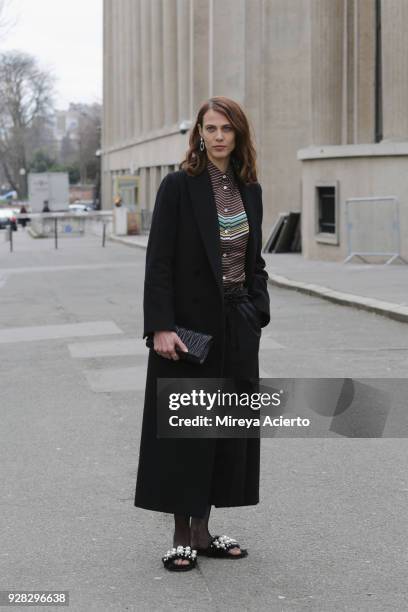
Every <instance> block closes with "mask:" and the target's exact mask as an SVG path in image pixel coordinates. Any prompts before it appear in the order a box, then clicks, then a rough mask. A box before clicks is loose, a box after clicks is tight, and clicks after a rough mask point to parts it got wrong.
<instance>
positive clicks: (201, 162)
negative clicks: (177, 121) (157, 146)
mask: <svg viewBox="0 0 408 612" xmlns="http://www.w3.org/2000/svg"><path fill="white" fill-rule="evenodd" d="M210 109H212V110H215V111H218V112H219V113H222V114H223V115H225V116H226V117H227V118H228V120H229V121H230V123H231V125H232V127H233V128H234V131H235V149H234V150H233V152H232V154H231V163H232V166H233V168H234V171H235V174H236V176H237V178H238V179H240V180H241V181H243V182H244V183H256V182H257V180H258V178H257V169H256V151H255V147H254V145H253V143H252V137H251V131H250V127H249V122H248V119H247V117H246V115H245V113H244V111H243V110H242V108H241V106H240V105H239V104H238V103H237V102H234V100H231V99H230V98H225V97H224V96H216V97H214V98H210V99H209V100H207V101H206V102H204V104H202V105H201V107H200V110H199V111H198V114H197V119H196V121H195V124H194V127H193V129H192V130H191V132H190V139H189V149H188V151H187V152H186V157H185V159H184V160H183V161H182V162H181V163H180V169H183V170H185V171H186V172H187V174H190V175H191V176H197V174H201V173H202V172H203V170H204V169H205V168H206V167H207V152H206V150H204V151H200V138H201V137H200V132H199V131H198V125H200V126H201V128H202V127H203V119H204V115H205V113H206V112H207V111H208V110H210Z"/></svg>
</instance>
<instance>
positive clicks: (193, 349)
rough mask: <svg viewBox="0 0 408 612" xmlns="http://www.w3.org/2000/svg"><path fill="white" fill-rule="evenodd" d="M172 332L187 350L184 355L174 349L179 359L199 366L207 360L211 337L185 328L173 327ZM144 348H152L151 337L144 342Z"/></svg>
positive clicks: (177, 349)
mask: <svg viewBox="0 0 408 612" xmlns="http://www.w3.org/2000/svg"><path fill="white" fill-rule="evenodd" d="M174 328H175V329H174V331H175V332H176V334H177V335H178V337H179V338H180V340H181V341H182V342H184V344H185V345H186V347H187V348H188V353H184V352H183V351H181V350H180V349H179V348H176V351H177V353H178V354H179V356H180V359H183V360H184V361H190V362H191V363H196V364H197V365H200V364H202V363H204V361H205V360H206V358H207V355H208V351H209V350H210V348H211V344H212V340H213V337H212V336H210V335H208V334H202V333H201V332H196V331H193V330H192V329H186V328H185V327H179V326H178V325H175V326H174ZM146 346H147V347H148V348H153V346H154V345H153V335H151V336H149V337H148V338H147V340H146Z"/></svg>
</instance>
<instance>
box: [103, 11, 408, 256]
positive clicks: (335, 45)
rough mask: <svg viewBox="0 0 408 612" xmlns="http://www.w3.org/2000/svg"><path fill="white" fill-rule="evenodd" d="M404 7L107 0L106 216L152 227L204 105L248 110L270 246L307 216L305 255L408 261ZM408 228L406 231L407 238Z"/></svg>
mask: <svg viewBox="0 0 408 612" xmlns="http://www.w3.org/2000/svg"><path fill="white" fill-rule="evenodd" d="M407 25H408V2H407V1H406V0H330V1H328V0H104V101H103V129H102V193H103V195H102V198H103V208H111V206H112V202H113V198H114V197H115V195H117V192H119V191H120V193H121V194H122V196H124V200H125V202H126V203H127V204H128V206H129V208H130V209H134V210H136V211H138V212H139V214H140V218H141V220H142V221H141V222H142V225H144V226H146V227H148V222H149V215H150V214H151V211H152V208H153V206H154V199H155V195H156V191H157V188H158V185H159V183H160V181H161V179H162V177H163V176H164V175H165V174H166V173H167V172H169V171H172V170H174V169H177V168H178V164H179V163H180V161H181V160H182V159H183V158H184V155H185V152H186V149H187V145H188V135H189V134H188V131H187V132H185V131H184V133H183V130H181V129H180V126H181V125H182V123H183V122H184V121H194V120H195V117H196V114H197V111H198V108H199V106H200V105H201V103H202V102H204V101H205V100H206V99H208V98H209V97H211V96H214V95H225V96H228V97H231V98H233V99H235V100H237V101H238V102H239V103H241V104H242V105H243V107H244V108H245V110H246V112H247V114H248V116H249V119H250V122H251V126H252V129H253V134H254V140H255V145H256V149H257V152H258V170H259V180H260V182H261V184H262V187H263V198H264V225H263V231H264V238H265V239H266V238H267V236H268V235H269V233H270V231H271V230H272V228H273V226H274V224H275V222H276V220H277V218H278V216H279V214H280V213H282V212H301V229H302V251H303V254H304V256H305V257H308V258H315V259H328V260H342V259H344V258H345V257H347V255H348V254H349V253H357V254H358V253H360V254H362V253H366V254H368V255H370V254H373V253H387V254H388V253H391V254H392V253H394V252H396V251H397V250H399V252H400V253H401V254H402V255H403V256H405V257H408V232H407V229H408V227H407V226H408V212H407V210H406V203H407V198H408V173H407V172H406V169H407V156H408V78H407V75H406V71H405V67H406V62H407V58H408V54H407V53H406V51H407V50H408V49H407V47H408V40H407V38H406V36H404V34H405V31H406V26H407ZM396 228H397V229H396Z"/></svg>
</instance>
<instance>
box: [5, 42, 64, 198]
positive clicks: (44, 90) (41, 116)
mask: <svg viewBox="0 0 408 612" xmlns="http://www.w3.org/2000/svg"><path fill="white" fill-rule="evenodd" d="M54 80H55V79H54V77H53V76H52V75H51V74H49V73H48V72H45V71H43V70H41V69H40V68H39V67H38V65H37V61H36V59H35V58H34V57H33V56H31V55H29V54H28V53H23V52H21V51H6V52H3V53H1V54H0V163H1V165H2V168H3V170H4V173H5V176H6V178H7V180H8V182H9V183H10V185H11V186H12V188H13V189H15V190H16V191H17V192H18V194H19V196H20V197H25V196H26V195H27V177H26V175H25V174H23V175H20V171H21V169H24V170H26V168H27V143H28V141H29V138H30V135H31V133H32V130H33V129H34V127H35V125H36V124H37V123H38V122H39V121H40V122H41V121H46V120H47V118H48V116H49V114H50V113H51V112H52V105H53V100H52V96H53V87H54Z"/></svg>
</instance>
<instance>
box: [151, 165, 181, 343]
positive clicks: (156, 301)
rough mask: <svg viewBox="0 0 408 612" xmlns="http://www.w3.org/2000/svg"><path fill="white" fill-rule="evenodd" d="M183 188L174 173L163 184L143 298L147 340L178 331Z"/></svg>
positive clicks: (154, 218)
mask: <svg viewBox="0 0 408 612" xmlns="http://www.w3.org/2000/svg"><path fill="white" fill-rule="evenodd" d="M178 210H179V188H178V184H177V181H176V180H175V177H174V175H173V174H172V173H170V174H168V175H167V176H165V177H164V179H163V180H162V182H161V183H160V186H159V189H158V192H157V195H156V201H155V205H154V209H153V215H152V222H151V227H150V233H149V240H148V243H147V250H146V268H145V281H144V295H143V314H144V330H143V338H145V337H146V336H149V335H151V334H153V332H154V331H162V330H174V325H175V320H174V282H173V275H174V257H175V248H176V238H177V220H178Z"/></svg>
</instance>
